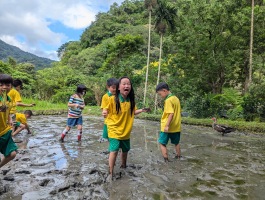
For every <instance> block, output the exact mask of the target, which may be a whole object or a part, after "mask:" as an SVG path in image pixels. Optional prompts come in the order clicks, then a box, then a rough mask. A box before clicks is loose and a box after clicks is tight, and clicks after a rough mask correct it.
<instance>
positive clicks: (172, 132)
mask: <svg viewBox="0 0 265 200" xmlns="http://www.w3.org/2000/svg"><path fill="white" fill-rule="evenodd" d="M156 92H157V93H158V95H159V96H161V97H162V98H163V99H165V102H164V111H163V114H162V117H161V132H160V135H159V140H158V142H159V143H160V148H161V152H162V155H163V157H164V160H165V162H168V161H169V159H168V153H167V147H166V145H167V144H168V141H169V139H170V140H171V143H172V144H174V145H175V150H176V158H177V159H180V157H181V152H180V145H179V141H180V132H181V107H180V101H179V99H178V98H177V97H176V96H175V95H173V94H172V93H171V92H170V90H169V86H168V84H167V83H159V84H158V85H157V86H156Z"/></svg>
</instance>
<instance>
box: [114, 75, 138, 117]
mask: <svg viewBox="0 0 265 200" xmlns="http://www.w3.org/2000/svg"><path fill="white" fill-rule="evenodd" d="M124 78H127V79H129V78H128V77H127V76H123V77H121V78H120V79H119V82H118V83H117V85H116V94H115V102H116V111H117V114H118V113H119V112H120V110H121V105H120V99H119V95H120V90H119V85H120V83H121V80H122V79H124ZM129 81H130V83H131V91H130V93H129V94H128V96H127V98H128V97H129V99H130V102H131V115H132V114H133V112H134V107H135V100H134V90H133V86H132V81H131V79H129ZM125 100H126V99H125Z"/></svg>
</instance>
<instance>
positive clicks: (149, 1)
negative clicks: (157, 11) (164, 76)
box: [143, 0, 157, 105]
mask: <svg viewBox="0 0 265 200" xmlns="http://www.w3.org/2000/svg"><path fill="white" fill-rule="evenodd" d="M156 4H157V1H156V0H145V1H144V5H145V7H146V8H147V9H148V12H149V24H148V25H149V26H148V51H147V64H146V73H145V86H144V102H143V104H144V105H145V99H146V92H147V82H148V70H149V62H150V40H151V17H152V10H153V8H154V7H155V6H156Z"/></svg>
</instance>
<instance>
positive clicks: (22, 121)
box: [12, 110, 33, 137]
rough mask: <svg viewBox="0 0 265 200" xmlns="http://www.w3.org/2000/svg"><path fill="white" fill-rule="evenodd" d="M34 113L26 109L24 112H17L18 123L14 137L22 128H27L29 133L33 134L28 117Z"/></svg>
mask: <svg viewBox="0 0 265 200" xmlns="http://www.w3.org/2000/svg"><path fill="white" fill-rule="evenodd" d="M32 115H33V113H32V111H31V110H25V111H24V114H23V113H16V124H15V130H13V133H12V136H13V137H14V136H15V135H17V134H18V133H20V132H21V131H22V130H24V129H27V131H28V134H31V132H30V130H29V126H28V123H27V119H29V118H31V116H32Z"/></svg>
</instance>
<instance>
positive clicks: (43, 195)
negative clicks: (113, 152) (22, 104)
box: [0, 116, 265, 200]
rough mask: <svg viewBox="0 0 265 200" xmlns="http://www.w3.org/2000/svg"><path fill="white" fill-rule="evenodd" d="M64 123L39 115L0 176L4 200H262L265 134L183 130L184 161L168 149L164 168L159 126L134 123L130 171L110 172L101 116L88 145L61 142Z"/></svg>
mask: <svg viewBox="0 0 265 200" xmlns="http://www.w3.org/2000/svg"><path fill="white" fill-rule="evenodd" d="M65 122H66V119H65V117H61V116H49V117H48V118H43V117H42V116H36V117H34V118H33V119H32V120H31V121H30V122H29V123H30V124H31V125H32V129H33V130H34V134H33V135H27V134H26V133H24V132H23V133H22V134H21V135H19V136H17V137H16V138H15V140H16V141H17V144H18V146H19V150H18V155H17V157H16V159H15V161H12V162H10V163H9V164H8V165H7V166H5V167H4V168H3V169H1V171H0V177H1V178H0V199H4V200H5V199H23V200H26V199H29V200H31V199H34V200H36V199H38V200H44V199H115V200H116V199H159V200H162V199H263V197H264V195H265V191H264V187H265V166H264V160H265V155H264V152H265V151H264V150H265V146H264V144H265V143H264V142H265V139H264V138H263V137H258V136H256V135H251V134H249V135H244V134H241V133H238V132H236V133H233V134H230V135H227V136H225V137H222V136H221V135H219V134H218V133H216V132H214V131H213V130H212V129H210V128H206V127H196V126H187V125H183V131H182V136H181V149H182V155H183V159H181V160H176V159H175V158H174V157H175V152H174V147H173V145H171V144H169V145H168V149H169V158H170V162H168V163H164V162H163V159H162V156H161V152H160V148H159V144H158V143H157V139H158V134H159V127H160V126H159V123H158V122H152V121H145V120H139V119H136V120H135V123H134V128H133V131H132V133H131V150H130V152H129V155H128V167H127V168H126V170H121V169H120V168H119V166H120V164H121V163H120V158H118V159H117V163H116V166H115V180H114V181H113V182H112V183H108V182H106V178H107V175H108V153H107V148H108V143H107V142H99V138H100V136H101V132H102V126H103V119H102V118H98V117H91V116H85V117H84V128H83V138H82V142H81V143H78V142H77V131H76V129H75V128H74V129H72V130H71V132H70V133H69V134H68V135H67V136H66V138H65V142H64V143H60V142H59V141H58V139H59V137H60V133H61V131H62V130H63V129H64V127H65Z"/></svg>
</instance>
